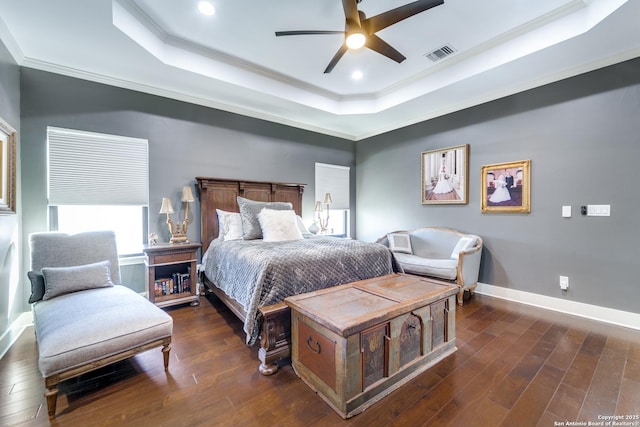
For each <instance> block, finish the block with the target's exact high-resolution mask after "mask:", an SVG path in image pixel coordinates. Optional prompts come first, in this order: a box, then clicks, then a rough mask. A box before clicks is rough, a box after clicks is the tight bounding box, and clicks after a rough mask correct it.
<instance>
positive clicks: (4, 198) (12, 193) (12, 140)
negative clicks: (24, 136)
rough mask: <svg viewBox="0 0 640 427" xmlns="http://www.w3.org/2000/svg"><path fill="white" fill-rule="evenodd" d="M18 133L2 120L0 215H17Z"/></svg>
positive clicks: (0, 131)
mask: <svg viewBox="0 0 640 427" xmlns="http://www.w3.org/2000/svg"><path fill="white" fill-rule="evenodd" d="M16 155H17V154H16V131H15V129H13V128H12V127H11V126H9V124H8V123H7V122H5V121H4V120H2V119H0V215H2V214H14V213H16Z"/></svg>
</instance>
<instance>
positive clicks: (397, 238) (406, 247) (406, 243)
mask: <svg viewBox="0 0 640 427" xmlns="http://www.w3.org/2000/svg"><path fill="white" fill-rule="evenodd" d="M387 240H389V249H391V251H392V252H400V253H404V254H412V253H413V248H412V247H411V237H410V236H409V233H389V234H387Z"/></svg>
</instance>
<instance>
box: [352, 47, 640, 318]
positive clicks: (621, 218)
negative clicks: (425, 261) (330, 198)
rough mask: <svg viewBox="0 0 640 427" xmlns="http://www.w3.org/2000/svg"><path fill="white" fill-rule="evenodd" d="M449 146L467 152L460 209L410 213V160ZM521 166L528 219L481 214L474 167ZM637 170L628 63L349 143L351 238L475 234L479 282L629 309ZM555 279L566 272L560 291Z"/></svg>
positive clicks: (639, 110)
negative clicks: (403, 232) (605, 213)
mask: <svg viewBox="0 0 640 427" xmlns="http://www.w3.org/2000/svg"><path fill="white" fill-rule="evenodd" d="M460 144H469V145H470V161H469V204H468V205H466V206H461V205H421V203H420V192H421V188H420V153H421V152H422V151H426V150H433V149H439V148H444V147H449V146H454V145H460ZM524 159H530V160H531V206H532V208H531V213H530V214H495V213H492V214H482V213H481V212H480V191H481V188H480V187H481V184H480V170H481V167H482V165H487V164H493V163H500V162H508V161H517V160H524ZM639 162H640V59H636V60H632V61H629V62H626V63H622V64H618V65H615V66H612V67H608V68H605V69H602V70H598V71H595V72H591V73H588V74H585V75H582V76H578V77H575V78H571V79H568V80H564V81H561V82H557V83H555V84H551V85H547V86H544V87H541V88H537V89H535V90H531V91H528V92H525V93H521V94H518V95H514V96H510V97H508V98H504V99H501V100H497V101H494V102H491V103H488V104H484V105H480V106H477V107H474V108H470V109H467V110H464V111H460V112H457V113H454V114H450V115H447V116H444V117H441V118H438V119H435V120H430V121H428V122H423V123H420V124H417V125H414V126H411V127H408V128H405V129H402V130H398V131H395V132H392V133H389V134H385V135H380V136H378V137H375V138H371V139H369V140H365V141H361V142H358V143H357V145H356V171H357V184H356V191H357V206H358V213H357V219H356V224H357V236H358V238H360V239H362V240H375V239H377V238H378V237H380V236H382V235H384V234H385V233H387V232H389V231H392V230H399V229H411V228H414V227H421V226H434V225H437V226H446V227H452V228H456V229H459V230H462V231H466V232H471V233H476V234H479V235H481V236H482V237H483V239H484V243H485V249H484V251H483V261H482V266H481V274H480V281H481V282H483V283H487V284H492V285H497V286H502V287H506V288H511V289H516V290H521V291H526V292H533V293H536V294H542V295H547V296H552V297H558V298H565V299H567V300H572V301H579V302H584V303H588V304H594V305H599V306H604V307H611V308H615V309H619V310H625V311H630V312H635V313H638V312H640V298H638V292H639V291H640V279H638V277H639V276H638V273H637V272H636V271H635V267H636V263H637V262H638V259H637V256H638V253H639V251H638V242H639V241H640V219H639V218H640V215H639V214H638V211H637V209H638V208H639V207H640V203H639V202H638V196H639V195H640V193H639V191H638V183H637V182H636V179H637V175H638V174H637V173H636V171H637V169H638V167H639ZM587 204H610V205H611V217H604V218H602V217H600V218H599V217H583V216H581V215H580V206H581V205H587ZM562 205H571V206H572V208H573V217H572V218H569V219H567V218H562V217H561V207H562ZM559 275H565V276H569V280H570V287H569V290H568V292H567V293H566V294H564V295H563V293H562V292H561V290H560V288H559V285H558V279H559Z"/></svg>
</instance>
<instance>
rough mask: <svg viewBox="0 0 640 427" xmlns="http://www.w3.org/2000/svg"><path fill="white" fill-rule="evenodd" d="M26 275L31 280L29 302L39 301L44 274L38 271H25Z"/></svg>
mask: <svg viewBox="0 0 640 427" xmlns="http://www.w3.org/2000/svg"><path fill="white" fill-rule="evenodd" d="M27 277H29V280H30V281H31V296H30V297H29V304H33V303H34V302H36V301H40V300H41V299H42V297H43V296H44V275H43V274H42V273H41V272H39V271H30V272H28V273H27Z"/></svg>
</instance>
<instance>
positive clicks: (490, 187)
mask: <svg viewBox="0 0 640 427" xmlns="http://www.w3.org/2000/svg"><path fill="white" fill-rule="evenodd" d="M530 171H531V160H520V161H517V162H509V163H496V164H494V165H486V166H482V179H481V182H482V198H481V200H482V212H513V213H529V212H531V199H530V195H531V175H530V174H531V172H530Z"/></svg>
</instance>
